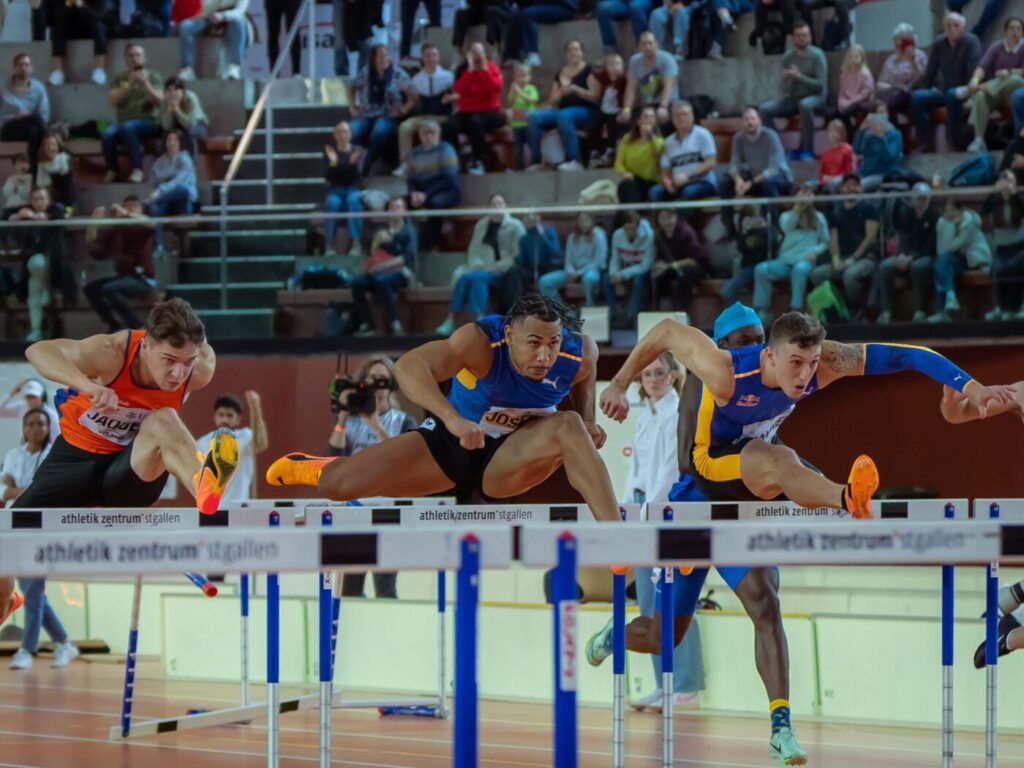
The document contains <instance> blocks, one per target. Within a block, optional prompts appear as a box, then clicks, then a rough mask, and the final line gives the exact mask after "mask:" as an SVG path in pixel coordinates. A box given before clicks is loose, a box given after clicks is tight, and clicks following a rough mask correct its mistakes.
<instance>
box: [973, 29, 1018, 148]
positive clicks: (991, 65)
mask: <svg viewBox="0 0 1024 768" xmlns="http://www.w3.org/2000/svg"><path fill="white" fill-rule="evenodd" d="M1022 38H1024V19H1021V18H1020V17H1019V16H1011V17H1010V18H1008V19H1007V20H1006V23H1005V24H1003V39H1002V40H1000V41H998V42H995V43H992V45H990V46H989V47H988V49H987V50H986V51H985V55H984V56H982V57H981V60H980V61H979V62H978V68H977V69H975V70H974V74H973V75H971V80H970V82H968V83H967V92H966V94H965V93H964V92H963V91H962V90H960V91H959V92H958V93H957V96H958V97H961V98H962V97H964V96H966V97H967V99H968V100H969V102H970V108H971V114H970V117H968V118H967V122H968V123H969V124H970V125H972V126H974V140H973V141H972V142H971V143H970V145H969V146H968V147H967V149H968V151H969V152H984V151H985V149H986V145H985V129H986V128H988V118H989V114H990V113H991V111H992V110H993V109H1000V108H1002V107H1009V106H1010V100H1011V98H1012V97H1013V93H1014V91H1016V90H1017V89H1018V88H1024V42H1022Z"/></svg>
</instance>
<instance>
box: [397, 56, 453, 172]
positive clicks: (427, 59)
mask: <svg viewBox="0 0 1024 768" xmlns="http://www.w3.org/2000/svg"><path fill="white" fill-rule="evenodd" d="M420 59H421V61H422V63H423V67H422V68H421V69H420V71H419V72H417V73H416V74H415V75H413V76H412V79H411V80H410V81H409V90H408V91H407V92H406V96H408V97H409V101H408V102H407V103H406V106H405V114H406V115H407V117H406V118H405V119H404V120H403V121H402V122H401V123H400V124H399V126H398V158H399V160H401V165H399V166H398V168H397V169H395V170H394V171H393V172H392V173H393V175H395V176H403V175H404V174H405V170H406V166H405V162H406V160H408V158H409V153H410V152H412V141H413V138H414V137H415V136H416V132H417V131H418V130H419V127H420V123H421V122H423V121H424V120H433V121H434V122H435V123H437V124H438V125H442V126H443V125H445V124H446V122H447V120H448V118H449V117H451V116H452V86H453V85H455V75H453V74H452V73H451V72H450V71H448V70H447V69H445V68H444V67H442V66H441V65H440V62H441V53H440V52H439V51H438V50H437V46H436V45H431V44H430V43H424V44H423V46H422V47H421V53H420ZM442 130H443V129H442ZM454 134H455V132H454V131H452V138H453V139H455V138H456V137H455V135H454Z"/></svg>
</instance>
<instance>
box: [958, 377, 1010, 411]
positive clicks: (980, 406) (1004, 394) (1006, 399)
mask: <svg viewBox="0 0 1024 768" xmlns="http://www.w3.org/2000/svg"><path fill="white" fill-rule="evenodd" d="M964 394H965V395H967V402H969V403H970V404H971V405H972V406H974V408H975V409H976V410H977V411H978V418H979V419H984V418H986V417H988V416H989V413H990V412H991V413H992V415H993V416H994V415H995V414H997V413H1004V412H1005V411H1006V409H1007V408H1008V407H1012V406H1013V405H1014V404H1015V403H1016V400H1015V399H1014V394H1015V393H1014V391H1013V388H1012V387H1005V386H998V385H997V386H994V387H986V386H983V385H982V384H981V383H979V382H977V381H976V382H975V383H974V384H973V385H969V386H968V387H967V389H966V390H964Z"/></svg>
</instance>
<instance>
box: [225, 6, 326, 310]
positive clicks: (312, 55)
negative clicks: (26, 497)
mask: <svg viewBox="0 0 1024 768" xmlns="http://www.w3.org/2000/svg"><path fill="white" fill-rule="evenodd" d="M303 11H305V18H306V25H307V30H308V31H307V33H306V34H307V37H308V40H307V45H306V50H307V53H308V56H309V77H310V81H311V82H310V88H309V95H310V97H313V96H315V94H317V93H318V89H317V87H316V40H315V36H316V23H315V21H316V19H315V0H302V4H301V5H300V6H299V10H298V11H297V12H296V14H295V23H294V24H292V28H291V29H289V30H288V36H287V37H286V38H285V42H284V45H283V46H282V47H281V52H280V53H279V54H278V56H277V61H275V62H274V66H273V67H271V69H270V77H269V78H268V80H267V84H266V86H265V87H264V88H263V91H262V93H260V97H259V99H257V100H256V106H254V107H253V110H252V114H251V115H250V116H249V121H248V122H247V123H246V124H245V130H244V131H243V132H242V138H241V139H240V140H239V142H238V147H237V149H236V150H235V152H234V155H233V156H232V158H231V165H229V166H228V172H227V173H226V174H225V175H224V180H223V183H222V184H221V187H220V308H221V309H227V308H228V262H227V258H228V234H227V218H228V216H227V213H228V210H227V209H228V193H229V190H230V187H231V183H232V182H233V181H234V180H235V177H236V176H237V175H238V171H239V169H240V168H241V167H242V160H243V159H244V158H245V155H246V153H247V152H248V151H249V145H250V144H252V137H253V136H254V135H255V134H256V127H257V126H258V125H259V123H260V119H261V118H262V117H263V113H264V112H266V115H267V119H266V121H265V124H264V129H265V131H264V133H265V146H264V154H265V155H266V163H267V205H271V204H272V203H273V201H274V193H273V187H274V183H273V181H274V150H273V146H274V144H273V105H271V106H270V107H269V108H268V106H267V105H268V104H269V103H270V92H271V91H272V90H273V89H274V84H275V83H276V82H277V78H278V75H279V74H280V73H281V69H282V67H283V66H284V62H285V59H287V58H288V57H289V56H290V52H291V47H292V44H293V43H294V42H295V38H296V36H297V35H298V32H299V25H300V24H301V23H302V19H303ZM276 31H277V30H274V33H276ZM271 34H273V33H271Z"/></svg>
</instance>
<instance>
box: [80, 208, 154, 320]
mask: <svg viewBox="0 0 1024 768" xmlns="http://www.w3.org/2000/svg"><path fill="white" fill-rule="evenodd" d="M92 216H93V218H94V219H107V218H111V219H134V220H135V221H137V222H138V224H137V225H127V226H119V227H110V226H108V227H99V228H97V227H89V229H87V230H86V233H85V241H86V243H87V244H88V246H89V255H90V256H92V257H93V258H94V259H96V260H98V261H105V260H107V259H109V260H110V261H111V262H112V263H113V265H114V275H113V276H112V277H101V278H99V279H97V280H92V281H90V282H88V283H86V284H85V287H84V288H83V289H82V290H83V292H84V293H85V298H86V299H88V300H89V305H90V306H91V307H92V308H93V310H94V311H95V312H96V314H97V315H99V316H100V319H101V320H102V321H103V322H104V323H106V324H107V333H116V332H117V331H119V330H121V329H123V328H142V327H144V323H143V321H142V320H140V319H139V317H138V315H136V314H135V311H134V310H133V309H132V308H131V306H129V304H128V300H129V299H141V298H145V297H146V296H149V295H150V294H151V293H152V292H153V290H154V288H155V286H156V270H155V269H154V267H153V226H152V225H151V224H149V223H148V218H147V217H146V214H145V213H144V212H143V209H142V201H141V200H140V199H139V198H138V196H137V195H128V196H127V197H125V198H124V200H123V201H121V203H120V204H118V203H114V204H113V205H112V206H110V210H109V211H108V210H107V209H106V208H104V207H103V206H100V207H99V208H97V209H96V210H95V211H93V212H92Z"/></svg>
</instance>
